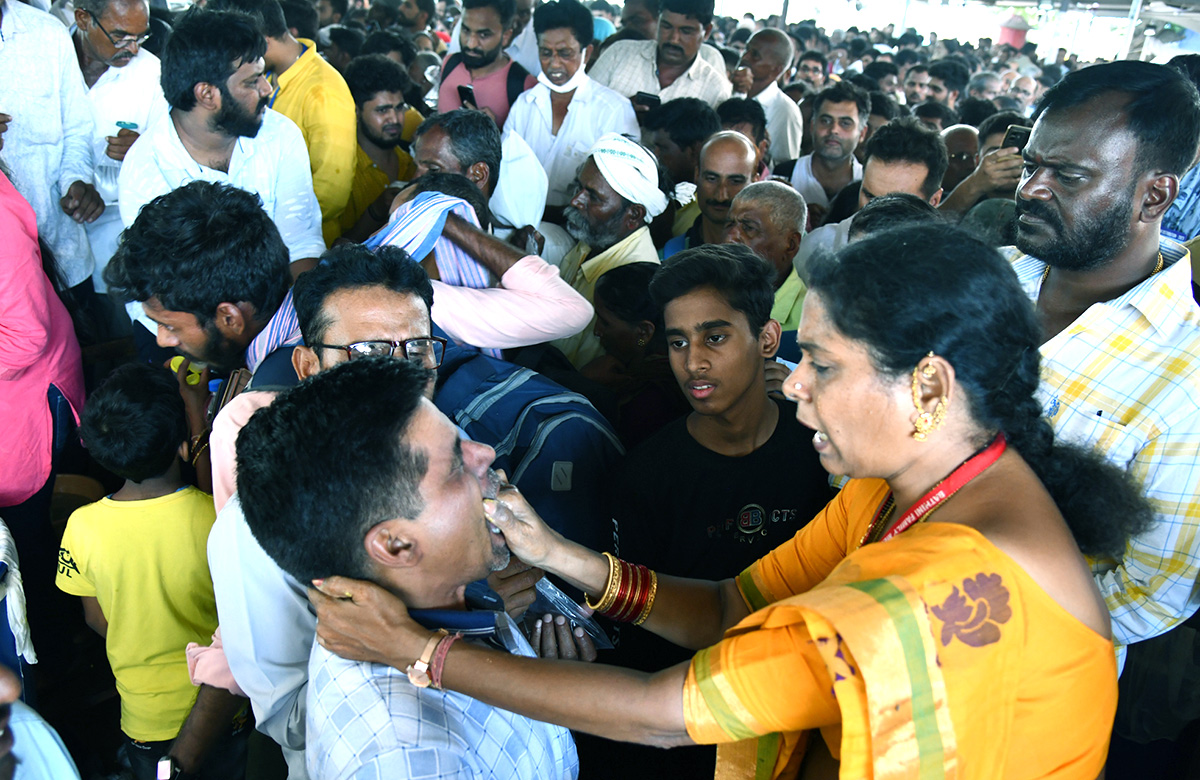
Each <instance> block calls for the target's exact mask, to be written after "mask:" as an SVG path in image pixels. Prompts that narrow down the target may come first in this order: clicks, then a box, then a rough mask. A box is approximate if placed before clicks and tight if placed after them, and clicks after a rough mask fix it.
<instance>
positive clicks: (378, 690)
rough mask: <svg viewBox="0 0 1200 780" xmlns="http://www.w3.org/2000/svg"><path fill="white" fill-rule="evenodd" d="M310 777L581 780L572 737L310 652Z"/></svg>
mask: <svg viewBox="0 0 1200 780" xmlns="http://www.w3.org/2000/svg"><path fill="white" fill-rule="evenodd" d="M309 678H310V679H311V681H312V683H311V684H310V685H309V687H308V733H309V734H310V735H311V739H310V745H309V750H308V773H309V776H310V777H311V778H313V780H343V779H345V778H387V780H468V778H472V779H473V778H487V780H575V777H576V776H577V775H578V774H579V757H578V755H577V754H576V752H575V742H574V740H572V739H571V732H569V731H567V730H566V729H565V728H563V727H562V726H555V725H552V724H550V723H542V722H540V721H536V720H533V719H531V718H526V717H524V716H523V715H517V714H515V713H512V712H509V711H507V710H502V709H500V708H499V707H493V706H491V705H488V704H484V703H483V702H481V701H478V700H476V699H472V698H471V697H469V696H464V695H463V694H461V693H456V692H454V691H443V690H438V689H437V688H433V687H429V688H418V687H416V686H415V685H413V684H412V683H411V682H409V681H408V676H407V675H406V674H405V673H404V672H402V671H400V670H398V669H394V668H392V667H390V666H384V665H383V664H372V663H359V662H357V661H347V660H345V659H344V658H338V657H337V656H336V655H333V654H332V653H330V652H329V651H328V650H326V649H325V648H323V647H321V646H320V645H314V646H313V650H312V661H311V663H310V667H309Z"/></svg>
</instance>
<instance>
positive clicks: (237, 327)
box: [213, 303, 249, 340]
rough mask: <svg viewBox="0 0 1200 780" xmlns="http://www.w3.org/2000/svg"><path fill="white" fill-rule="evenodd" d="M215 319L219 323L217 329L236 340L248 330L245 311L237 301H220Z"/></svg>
mask: <svg viewBox="0 0 1200 780" xmlns="http://www.w3.org/2000/svg"><path fill="white" fill-rule="evenodd" d="M213 319H214V321H215V322H216V323H217V330H219V331H221V333H222V334H223V335H224V336H225V337H227V338H232V339H235V340H236V337H238V336H240V335H242V334H243V333H245V332H246V327H247V325H249V322H248V321H247V317H246V314H245V312H243V311H242V310H241V308H240V307H239V306H238V305H237V304H235V303H218V304H217V314H216V316H215V317H214V318H213Z"/></svg>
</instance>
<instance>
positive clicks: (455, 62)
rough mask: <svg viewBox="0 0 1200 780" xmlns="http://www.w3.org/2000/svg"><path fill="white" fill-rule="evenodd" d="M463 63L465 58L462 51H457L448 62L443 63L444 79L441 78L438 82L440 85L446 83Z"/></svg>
mask: <svg viewBox="0 0 1200 780" xmlns="http://www.w3.org/2000/svg"><path fill="white" fill-rule="evenodd" d="M462 61H463V58H462V52H461V51H456V52H454V53H453V54H451V55H450V56H449V57H447V58H446V61H445V62H444V63H442V77H441V79H439V80H438V83H439V84H442V83H444V82H445V81H446V77H447V76H449V75H450V73H451V71H453V70H454V69H455V68H457V67H458V66H459V64H461V63H462Z"/></svg>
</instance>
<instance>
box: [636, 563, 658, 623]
mask: <svg viewBox="0 0 1200 780" xmlns="http://www.w3.org/2000/svg"><path fill="white" fill-rule="evenodd" d="M657 594H658V575H657V574H655V573H654V571H653V570H651V571H650V596H649V598H647V599H646V606H644V607H642V614H640V615H638V617H637V620H635V621H633V624H634V625H635V626H640V625H641V624H642V623H645V622H646V618H648V617H650V610H651V609H653V608H654V597H655V596H656V595H657Z"/></svg>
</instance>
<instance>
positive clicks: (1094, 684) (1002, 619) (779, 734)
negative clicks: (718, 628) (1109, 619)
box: [684, 480, 1117, 780]
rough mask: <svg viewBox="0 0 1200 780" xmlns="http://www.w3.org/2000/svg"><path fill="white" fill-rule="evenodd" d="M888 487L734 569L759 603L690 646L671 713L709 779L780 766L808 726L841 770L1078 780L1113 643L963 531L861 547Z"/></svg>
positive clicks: (749, 597)
mask: <svg viewBox="0 0 1200 780" xmlns="http://www.w3.org/2000/svg"><path fill="white" fill-rule="evenodd" d="M886 494H887V486H886V484H884V483H882V482H881V481H877V480H860V481H859V480H856V481H852V482H850V483H849V484H848V485H847V486H846V487H845V489H843V491H842V492H841V493H840V494H839V496H838V497H837V498H835V499H834V501H833V502H831V503H830V505H829V506H828V507H827V508H826V509H825V510H824V511H823V512H822V513H821V515H819V516H818V517H817V518H816V519H815V520H814V521H813V522H812V523H811V524H809V525H808V526H806V527H805V528H804V529H803V530H801V531H800V532H799V533H798V534H797V535H796V538H795V539H794V540H793V541H792V542H791V543H789V544H785V545H783V546H781V547H780V548H778V549H776V550H774V551H773V552H771V553H770V554H768V555H767V556H766V557H765V558H763V559H762V560H760V561H758V562H757V563H755V564H754V565H752V566H751V567H750V568H748V569H747V570H746V571H745V572H743V573H742V574H741V575H739V577H738V579H737V583H738V587H739V589H740V591H741V593H742V596H743V598H744V599H745V600H746V603H747V605H748V606H749V607H750V608H751V609H752V610H756V611H755V612H754V613H753V614H752V615H750V616H749V617H748V618H746V619H745V620H744V621H742V622H741V623H740V624H738V625H737V626H735V627H734V628H732V629H731V630H730V631H729V632H727V634H726V636H725V639H724V640H723V641H722V642H720V643H719V644H717V645H715V646H713V647H710V648H708V649H706V650H702V651H700V652H699V653H698V654H697V655H696V656H695V658H694V659H693V660H692V664H691V668H690V669H689V672H688V677H687V681H686V683H685V686H684V716H685V719H686V721H687V727H688V733H689V734H690V735H691V737H692V738H693V739H694V740H696V741H697V742H701V743H717V744H719V745H720V747H719V748H718V754H717V755H718V759H717V780H741V779H743V778H745V779H746V780H750V779H751V778H754V779H758V778H761V779H762V780H769V779H771V778H776V777H792V776H795V775H796V773H797V772H798V770H799V765H800V760H801V759H802V757H803V752H804V744H805V739H806V734H805V732H807V731H810V730H812V729H820V731H821V735H822V736H823V737H824V738H825V741H826V743H827V744H828V746H829V749H830V752H831V753H832V754H833V755H834V756H835V757H838V758H840V761H841V769H840V777H842V778H854V780H858V779H859V778H877V779H880V780H882V779H885V778H886V780H899V779H900V778H914V779H916V778H920V779H921V780H925V779H926V778H1000V777H1003V778H1086V780H1093V778H1095V777H1096V776H1097V775H1098V774H1099V773H1100V770H1101V768H1102V767H1103V765H1104V757H1105V753H1106V751H1107V747H1108V736H1109V732H1110V730H1111V726H1112V719H1113V715H1114V713H1115V710H1116V694H1117V686H1116V682H1117V679H1116V662H1115V657H1114V655H1113V649H1112V643H1111V641H1110V640H1108V639H1105V638H1104V637H1101V636H1100V635H1098V634H1096V633H1095V632H1094V631H1092V630H1091V629H1089V628H1088V627H1087V626H1085V625H1083V624H1082V623H1080V622H1079V621H1078V620H1076V619H1075V618H1074V617H1073V616H1071V615H1070V614H1069V613H1067V612H1066V611H1065V610H1064V609H1063V608H1062V607H1061V606H1060V605H1058V604H1057V603H1056V602H1055V601H1054V600H1053V599H1051V598H1050V597H1049V596H1048V595H1047V594H1046V593H1045V591H1043V590H1042V589H1041V588H1040V587H1039V586H1038V585H1037V584H1036V583H1035V582H1034V581H1033V580H1032V579H1031V578H1030V577H1029V576H1028V575H1027V574H1026V573H1025V572H1024V570H1022V569H1021V568H1020V567H1019V566H1018V565H1017V564H1016V563H1015V562H1014V561H1013V560H1012V559H1011V558H1009V557H1008V556H1007V555H1005V554H1004V553H1002V552H1001V551H1000V550H998V549H997V548H996V547H994V546H993V545H992V544H991V543H989V542H988V541H987V539H985V538H984V537H983V536H982V535H981V534H979V533H978V532H977V531H974V530H973V529H970V528H967V527H965V526H961V525H955V524H949V523H926V524H921V525H917V526H914V527H913V528H911V529H910V530H908V531H906V532H905V533H903V534H901V535H900V536H898V537H896V538H894V539H892V540H890V541H887V542H880V543H876V544H871V545H867V546H865V547H862V548H861V549H860V548H858V544H859V541H860V540H861V538H862V536H863V534H864V532H865V531H866V528H867V525H868V524H869V522H870V520H871V518H872V517H873V515H874V513H875V511H876V509H877V508H878V507H879V505H880V503H881V502H882V501H883V499H884V497H885V496H886Z"/></svg>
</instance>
